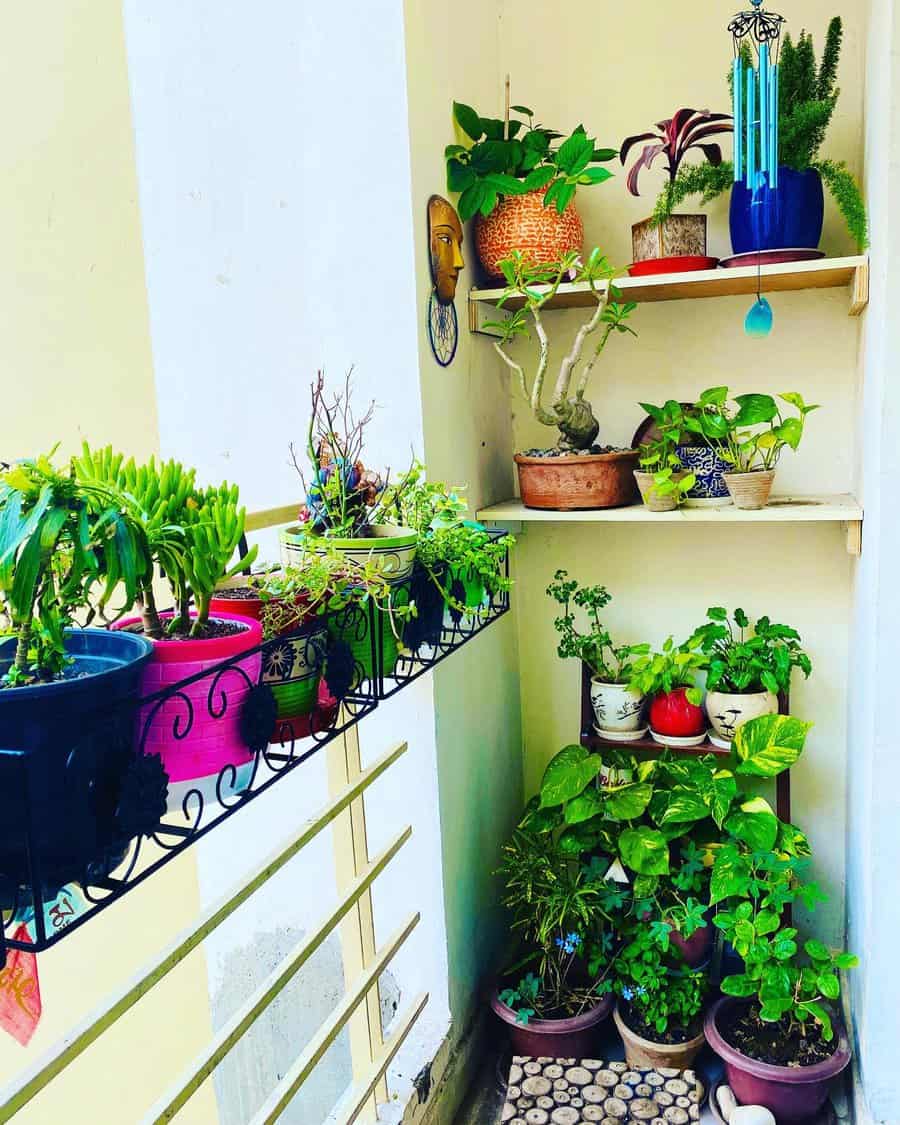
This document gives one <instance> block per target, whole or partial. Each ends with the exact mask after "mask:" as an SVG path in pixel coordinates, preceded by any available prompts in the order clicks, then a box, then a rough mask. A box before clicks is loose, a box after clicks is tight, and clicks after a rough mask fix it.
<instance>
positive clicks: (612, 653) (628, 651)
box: [547, 570, 650, 684]
mask: <svg viewBox="0 0 900 1125" xmlns="http://www.w3.org/2000/svg"><path fill="white" fill-rule="evenodd" d="M547 595H548V597H551V598H553V600H554V601H555V602H556V603H557V604H558V605H559V606H560V608H561V610H562V613H561V614H560V615H559V616H558V617H556V618H555V619H554V622H553V627H554V628H555V629H556V631H557V633H559V644H558V646H557V653H558V654H559V656H561V657H562V658H563V659H564V660H565V659H569V658H575V659H576V660H580V661H581V662H582V663H583V664H586V665H587V667H588V668H589V669H590V672H591V675H592V676H594V677H595V678H596V679H598V680H601V681H602V682H603V683H610V684H625V683H628V681H629V680H630V678H631V676H632V674H633V671H634V665H633V660H634V658H635V657H636V656H641V655H644V654H646V653H648V652H649V651H650V646H649V645H647V644H637V645H617V644H616V643H615V642H614V641H613V639H612V635H611V634H610V632H609V630H608V629H607V628H606V626H605V625H604V624H603V623H602V621H601V620H600V614H601V612H602V611H603V610H604V609H605V608H606V607H607V606H608V605H609V603H610V602H611V601H612V595H611V594H610V593H609V591H608V590H607V589H606V587H605V586H599V585H597V586H579V584H578V582H577V580H576V579H574V578H569V573H568V571H566V570H557V572H556V573H555V574H554V576H553V581H552V582H551V583H550V585H549V586H548V587H547ZM576 609H580V610H583V611H584V615H585V617H586V619H587V628H586V629H585V628H581V629H579V627H578V623H577V620H576V614H575V610H576Z"/></svg>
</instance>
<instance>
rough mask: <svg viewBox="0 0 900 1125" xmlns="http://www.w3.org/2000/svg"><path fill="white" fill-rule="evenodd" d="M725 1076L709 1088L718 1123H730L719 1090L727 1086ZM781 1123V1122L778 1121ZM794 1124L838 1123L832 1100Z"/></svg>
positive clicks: (711, 1108)
mask: <svg viewBox="0 0 900 1125" xmlns="http://www.w3.org/2000/svg"><path fill="white" fill-rule="evenodd" d="M725 1085H726V1082H725V1079H724V1078H717V1079H716V1080H715V1081H714V1082H713V1083H712V1085H711V1086H710V1089H709V1108H710V1111H711V1112H712V1115H713V1117H714V1119H715V1120H716V1121H717V1122H718V1125H728V1123H727V1122H726V1120H725V1118H724V1117H723V1116H722V1111H721V1109H720V1108H719V1090H720V1088H721V1087H722V1086H725ZM778 1125H781V1122H779V1123H778ZM792 1125H837V1115H836V1114H835V1112H834V1107H833V1106H832V1104H831V1102H830V1101H829V1102H826V1103H825V1105H824V1106H823V1107H822V1109H821V1110H820V1111H819V1113H817V1114H816V1115H815V1117H804V1118H803V1120H802V1121H795V1122H792Z"/></svg>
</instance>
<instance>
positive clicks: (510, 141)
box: [444, 102, 618, 219]
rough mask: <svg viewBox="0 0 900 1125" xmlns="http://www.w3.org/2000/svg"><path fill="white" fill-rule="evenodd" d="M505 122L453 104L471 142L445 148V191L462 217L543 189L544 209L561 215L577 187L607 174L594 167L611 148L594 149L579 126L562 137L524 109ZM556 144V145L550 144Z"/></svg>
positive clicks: (600, 180)
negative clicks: (452, 194) (456, 200)
mask: <svg viewBox="0 0 900 1125" xmlns="http://www.w3.org/2000/svg"><path fill="white" fill-rule="evenodd" d="M512 110H513V113H514V114H515V115H516V116H513V117H510V120H509V121H508V122H504V121H501V120H499V119H497V118H491V117H481V116H479V114H478V113H476V112H475V110H474V109H472V107H471V106H468V105H465V104H464V103H463V102H454V103H453V117H454V120H455V121H456V123H457V124H458V125H459V127H460V128H461V129H462V131H463V132H464V133H465V134H466V136H467V137H468V138H469V140H470V141H471V142H472V144H471V145H470V146H468V147H467V146H465V145H458V144H452V145H448V146H447V148H446V149H445V150H444V157H445V159H446V162H447V189H448V191H453V192H459V193H460V197H459V214H460V218H462V219H471V218H472V216H473V215H476V214H479V213H480V214H482V215H490V214H491V212H492V211H493V210H494V209H495V208H496V207H497V204H498V202H499V201H500V199H502V198H503V197H504V196H511V195H523V194H524V193H525V192H527V191H541V190H543V191H544V206H545V207H555V208H556V209H557V211H558V212H559V213H560V214H562V213H563V211H565V209H566V207H567V206H568V205H569V203H570V202H571V201H572V197H573V196H574V195H575V191H576V188H577V187H579V186H580V185H581V186H585V187H588V186H590V185H592V184H602V183H603V182H604V181H605V180H608V179H610V177H611V176H612V173H611V172H610V171H609V170H608V169H606V168H602V167H599V165H600V164H603V163H606V162H608V161H610V160H614V159H615V157H616V156H617V155H618V154H617V152H616V150H615V149H611V148H606V149H604V148H598V147H597V142H596V141H595V140H594V139H593V138H592V137H589V136H588V135H587V133H586V132H585V129H584V126H583V125H579V126H578V127H577V128H576V129H574V130H573V132H572V133H571V134H570V135H569V136H568V137H565V138H563V137H562V134H560V133H557V132H555V131H554V130H552V129H546V128H545V127H544V126H543V125H536V124H535V122H534V113H533V112H532V111H531V110H530V109H528V108H527V107H526V106H513V107H512ZM556 141H561V143H560V144H559V145H555V144H554V142H556Z"/></svg>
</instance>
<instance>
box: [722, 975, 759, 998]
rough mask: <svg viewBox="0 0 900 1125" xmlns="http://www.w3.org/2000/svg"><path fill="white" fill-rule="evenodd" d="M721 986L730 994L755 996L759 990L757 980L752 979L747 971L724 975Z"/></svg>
mask: <svg viewBox="0 0 900 1125" xmlns="http://www.w3.org/2000/svg"><path fill="white" fill-rule="evenodd" d="M720 987H721V989H722V991H723V992H724V993H726V994H727V995H728V996H755V995H756V991H757V984H756V981H754V980H751V979H750V977H748V976H747V974H746V973H736V974H734V975H733V976H730V977H723V978H722V984H721V986H720Z"/></svg>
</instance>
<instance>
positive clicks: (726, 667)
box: [691, 606, 812, 695]
mask: <svg viewBox="0 0 900 1125" xmlns="http://www.w3.org/2000/svg"><path fill="white" fill-rule="evenodd" d="M706 616H707V617H708V618H709V621H708V623H707V624H706V625H701V626H700V627H699V628H698V629H696V630H695V631H694V634H693V636H692V637H691V642H692V643H696V644H698V645H699V647H700V650H701V651H702V652H703V653H704V655H705V656H706V658H707V661H708V668H707V673H706V688H707V691H724V692H734V693H737V694H742V693H747V692H762V691H771V692H773V693H774V694H775V695H778V694H779V692H787V691H788V690H789V689H790V686H791V672H792V671H793V669H794V668H799V669H800V670H801V671H802V672H803V675H804V676H805V677H806V678H807V679H808V678H809V675H810V673H811V672H812V662H811V661H810V658H809V656H808V655H807V653H805V652H804V651H803V649H802V648H801V647H800V634H799V633H798V632H797V630H796V629H793V628H791V626H790V625H779V624H777V623H776V622H773V621H770V620H769V618H768V617H760V618H759V620H758V621H757V622H756V624H755V625H753V626H751V623H750V618H749V617H748V616H747V614H746V613H745V612H744V611H743V610H742V609H740V608H739V609H736V610H735V611H734V614H733V615H732V616H729V614H728V611H727V610H726V609H725V608H724V607H722V606H713V607H711V608H710V609H708V610H707V611H706Z"/></svg>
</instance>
